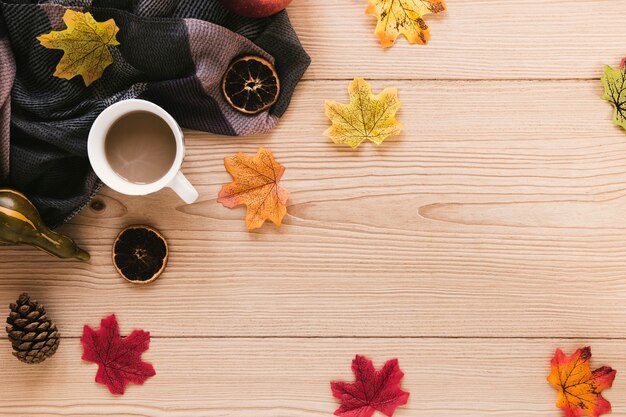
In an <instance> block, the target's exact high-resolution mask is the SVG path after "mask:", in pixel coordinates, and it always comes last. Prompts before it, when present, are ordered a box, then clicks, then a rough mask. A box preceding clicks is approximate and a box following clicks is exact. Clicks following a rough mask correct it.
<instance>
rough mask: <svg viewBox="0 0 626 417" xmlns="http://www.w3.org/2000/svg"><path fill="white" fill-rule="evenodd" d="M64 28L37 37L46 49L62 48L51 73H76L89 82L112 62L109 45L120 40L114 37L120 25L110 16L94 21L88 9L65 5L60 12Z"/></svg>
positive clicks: (59, 74)
mask: <svg viewBox="0 0 626 417" xmlns="http://www.w3.org/2000/svg"><path fill="white" fill-rule="evenodd" d="M63 21H64V22H65V24H66V25H67V29H65V30H62V31H52V32H50V33H47V34H44V35H41V36H39V37H38V38H37V40H38V41H39V42H40V43H41V45H42V46H44V47H46V48H49V49H61V50H63V52H64V54H63V57H62V58H61V60H60V61H59V64H58V65H57V68H56V71H55V73H54V76H55V77H59V78H63V79H66V80H70V79H72V78H73V77H75V76H77V75H81V76H82V77H83V81H84V82H85V85H87V86H88V85H90V84H91V83H93V82H94V81H96V80H97V79H99V78H100V77H102V73H103V72H104V70H105V69H106V67H108V66H109V65H111V64H112V63H113V56H112V55H111V52H110V51H109V46H116V45H119V44H120V43H119V42H118V41H117V39H116V38H115V35H116V34H117V32H118V31H119V28H118V27H117V25H116V24H115V21H114V20H113V19H109V20H107V21H106V22H96V21H95V19H94V18H93V16H92V15H91V13H82V12H77V11H74V10H70V9H67V10H66V11H65V15H64V16H63Z"/></svg>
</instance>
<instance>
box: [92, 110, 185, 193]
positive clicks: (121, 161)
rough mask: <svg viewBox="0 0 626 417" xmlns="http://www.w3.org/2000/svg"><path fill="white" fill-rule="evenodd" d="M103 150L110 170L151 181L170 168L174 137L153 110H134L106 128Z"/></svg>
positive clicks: (138, 181)
mask: <svg viewBox="0 0 626 417" xmlns="http://www.w3.org/2000/svg"><path fill="white" fill-rule="evenodd" d="M104 152H105V154H106V158H107V161H108V162H109V165H111V168H113V171H115V172H116V173H117V174H118V175H119V176H120V177H122V178H124V179H125V180H127V181H130V182H133V183H135V184H150V183H152V182H155V181H157V180H159V179H161V178H163V176H164V175H165V174H167V172H168V171H169V169H170V167H171V166H172V165H173V164H174V159H175V158H176V138H175V137H174V133H173V132H172V129H170V127H169V125H168V124H167V122H166V121H165V120H163V119H161V118H160V117H159V116H157V115H156V114H154V113H150V112H146V111H136V112H132V113H128V114H126V115H124V116H122V117H120V118H119V119H117V120H116V121H115V122H114V123H113V125H112V126H111V127H110V128H109V131H108V132H107V134H106V138H105V141H104Z"/></svg>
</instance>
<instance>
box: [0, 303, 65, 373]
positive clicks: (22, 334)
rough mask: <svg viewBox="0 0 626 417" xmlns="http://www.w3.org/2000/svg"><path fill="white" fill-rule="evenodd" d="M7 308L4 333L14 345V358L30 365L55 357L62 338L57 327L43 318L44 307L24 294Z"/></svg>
mask: <svg viewBox="0 0 626 417" xmlns="http://www.w3.org/2000/svg"><path fill="white" fill-rule="evenodd" d="M9 308H10V309H11V312H10V313H9V317H7V323H8V324H9V325H8V326H7V333H8V334H9V339H10V340H11V343H12V344H13V356H15V357H16V358H18V359H19V360H20V361H22V362H24V363H28V364H32V363H39V362H43V361H45V360H46V359H47V358H49V357H50V356H52V355H54V353H55V352H56V351H57V348H58V347H59V341H60V340H61V339H60V335H59V332H58V331H57V326H56V325H55V324H54V323H52V322H51V321H50V320H48V317H46V309H45V308H44V306H43V305H42V304H39V303H38V302H37V301H31V300H30V297H29V296H28V294H26V293H24V294H22V295H20V298H18V300H17V301H16V303H15V304H11V305H10V306H9Z"/></svg>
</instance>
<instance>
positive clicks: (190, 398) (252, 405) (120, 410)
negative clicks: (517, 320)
mask: <svg viewBox="0 0 626 417" xmlns="http://www.w3.org/2000/svg"><path fill="white" fill-rule="evenodd" d="M131 314H132V313H130V312H129V313H127V314H125V315H124V316H122V317H121V318H120V320H121V322H122V332H123V333H126V332H127V331H130V330H131V328H130V327H128V326H125V325H124V324H123V323H124V322H126V321H127V320H126V319H127V318H128V317H129V316H131ZM146 324H148V323H146ZM146 327H147V326H146ZM587 342H588V341H585V340H577V341H564V340H558V339H548V340H518V339H512V340H494V339H489V340H481V339H467V340H440V339H417V340H416V339H153V340H152V342H151V348H150V350H149V351H148V352H147V353H146V354H145V355H144V357H145V359H147V360H149V361H151V362H152V363H153V365H154V366H155V369H156V371H157V375H156V376H155V377H154V378H152V379H149V380H148V381H147V382H146V384H144V385H143V386H136V385H131V386H129V388H128V390H127V392H126V394H125V395H124V396H122V397H114V396H112V395H111V394H109V392H108V391H107V389H106V388H105V387H104V386H103V385H98V384H96V383H95V382H93V379H94V377H95V373H96V369H97V366H96V365H95V364H91V363H86V362H81V360H80V356H81V352H82V348H81V347H80V343H79V341H78V340H77V339H68V340H63V344H62V345H61V347H60V349H59V353H58V354H57V355H56V357H54V358H52V359H50V360H49V361H46V362H44V363H43V364H41V365H36V366H26V365H23V364H21V363H19V362H17V361H16V360H14V359H13V358H12V357H10V355H9V354H8V349H6V346H5V347H3V349H0V363H2V367H0V381H1V382H0V387H1V388H2V393H3V399H2V407H0V416H7V417H17V416H31V417H35V416H45V417H50V416H53V415H63V416H74V417H78V416H85V417H87V416H89V417H92V416H95V415H103V416H116V417H119V416H153V417H160V416H167V417H196V416H197V417H205V416H220V417H250V416H256V417H321V416H330V415H332V413H333V411H334V410H335V408H336V407H337V403H336V402H335V400H334V398H333V397H332V395H331V392H330V387H329V381H331V380H345V381H352V380H353V375H352V373H351V371H350V362H351V360H352V359H353V358H354V355H355V354H356V353H360V354H365V355H367V356H368V357H370V358H371V359H372V360H373V361H374V365H375V366H377V367H380V366H382V364H383V363H384V361H385V360H387V359H391V358H393V357H397V358H399V361H400V365H401V367H402V369H403V370H404V372H405V377H404V379H403V383H402V387H403V388H404V389H406V390H408V391H410V392H411V397H410V399H409V403H408V405H407V406H406V407H402V408H399V409H398V411H397V414H395V415H396V416H397V417H408V416H418V415H427V416H431V417H497V416H498V417H499V416H507V417H558V416H561V415H562V413H561V412H560V411H559V410H558V409H557V408H556V407H555V406H554V403H555V401H556V391H555V390H554V389H553V388H552V387H551V386H550V385H549V384H548V383H547V381H546V377H547V375H548V373H549V372H550V358H551V357H552V354H553V353H554V349H555V348H556V347H562V348H563V349H565V350H566V351H568V352H569V351H573V350H574V349H575V348H577V347H580V346H584V345H585V343H587ZM623 345H624V340H611V341H606V340H602V341H599V340H594V341H593V346H592V353H593V357H592V361H591V364H592V366H594V367H600V366H602V365H609V366H612V367H613V368H615V369H617V370H618V375H617V378H616V380H615V383H614V386H613V388H611V389H610V390H606V391H605V396H606V398H607V399H608V400H609V401H611V402H612V405H613V410H614V414H613V415H615V416H623V415H624V414H625V411H624V410H626V382H624V379H623V378H620V374H619V372H620V371H621V370H623V369H624V368H625V367H626V357H625V356H624V354H623V352H624V349H623Z"/></svg>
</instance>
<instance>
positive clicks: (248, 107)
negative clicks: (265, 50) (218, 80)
mask: <svg viewBox="0 0 626 417" xmlns="http://www.w3.org/2000/svg"><path fill="white" fill-rule="evenodd" d="M222 92H223V93H224V97H226V101H228V104H230V105H231V106H232V107H233V108H234V109H236V110H238V111H240V112H242V113H245V114H257V113H260V112H262V111H263V110H266V109H268V108H270V107H271V106H272V105H273V104H274V103H276V100H278V94H279V93H280V81H279V80H278V75H277V74H276V70H275V69H274V66H273V65H272V64H271V63H269V62H268V61H267V60H266V59H263V58H261V57H258V56H246V57H243V58H240V59H238V60H236V61H234V62H233V63H232V64H230V67H228V70H227V71H226V74H224V79H223V80H222Z"/></svg>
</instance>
